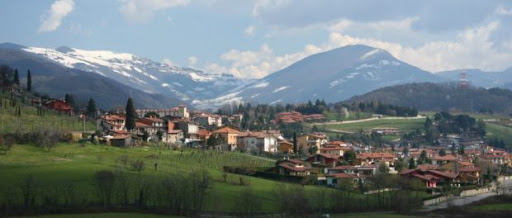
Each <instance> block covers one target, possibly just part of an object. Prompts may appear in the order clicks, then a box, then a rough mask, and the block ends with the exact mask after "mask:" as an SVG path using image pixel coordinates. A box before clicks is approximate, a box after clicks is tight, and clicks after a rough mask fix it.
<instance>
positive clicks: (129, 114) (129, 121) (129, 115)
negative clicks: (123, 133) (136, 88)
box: [125, 98, 136, 131]
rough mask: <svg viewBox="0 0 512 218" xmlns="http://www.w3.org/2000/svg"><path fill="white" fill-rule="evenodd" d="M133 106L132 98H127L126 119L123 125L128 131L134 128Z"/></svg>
mask: <svg viewBox="0 0 512 218" xmlns="http://www.w3.org/2000/svg"><path fill="white" fill-rule="evenodd" d="M135 116H136V114H135V108H134V107H133V101H132V98H128V101H127V102H126V121H125V126H126V129H127V130H128V131H131V130H132V129H135Z"/></svg>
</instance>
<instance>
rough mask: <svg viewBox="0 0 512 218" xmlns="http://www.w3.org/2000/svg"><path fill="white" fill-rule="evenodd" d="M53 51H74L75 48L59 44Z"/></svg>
mask: <svg viewBox="0 0 512 218" xmlns="http://www.w3.org/2000/svg"><path fill="white" fill-rule="evenodd" d="M55 51H58V52H61V53H68V52H74V51H75V50H74V49H72V48H70V47H67V46H61V47H58V48H57V49H55Z"/></svg>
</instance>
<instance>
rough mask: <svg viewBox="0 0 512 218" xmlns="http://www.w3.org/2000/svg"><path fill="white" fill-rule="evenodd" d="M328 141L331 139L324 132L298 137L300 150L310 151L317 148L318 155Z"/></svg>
mask: <svg viewBox="0 0 512 218" xmlns="http://www.w3.org/2000/svg"><path fill="white" fill-rule="evenodd" d="M328 141H329V138H328V137H327V135H326V134H325V133H322V132H314V133H310V134H304V135H301V136H299V137H297V145H298V147H299V148H302V149H303V150H304V151H308V150H309V148H311V147H313V146H316V147H317V148H318V149H317V153H320V148H321V147H322V145H324V144H325V143H327V142H328Z"/></svg>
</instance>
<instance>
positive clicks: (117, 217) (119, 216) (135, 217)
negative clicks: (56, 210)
mask: <svg viewBox="0 0 512 218" xmlns="http://www.w3.org/2000/svg"><path fill="white" fill-rule="evenodd" d="M30 217H34V218H35V217H37V218H125V217H131V218H139V217H140V218H161V217H169V218H176V217H178V216H169V215H159V214H148V213H87V214H61V215H46V216H30Z"/></svg>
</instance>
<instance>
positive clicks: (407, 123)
mask: <svg viewBox="0 0 512 218" xmlns="http://www.w3.org/2000/svg"><path fill="white" fill-rule="evenodd" d="M424 123H425V119H378V120H370V121H364V122H358V123H342V124H330V125H329V124H327V125H326V129H333V130H343V131H350V132H357V131H359V130H361V129H362V130H363V131H369V130H371V129H372V128H377V127H391V128H398V129H400V130H402V131H413V130H415V129H419V128H423V125H424Z"/></svg>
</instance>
